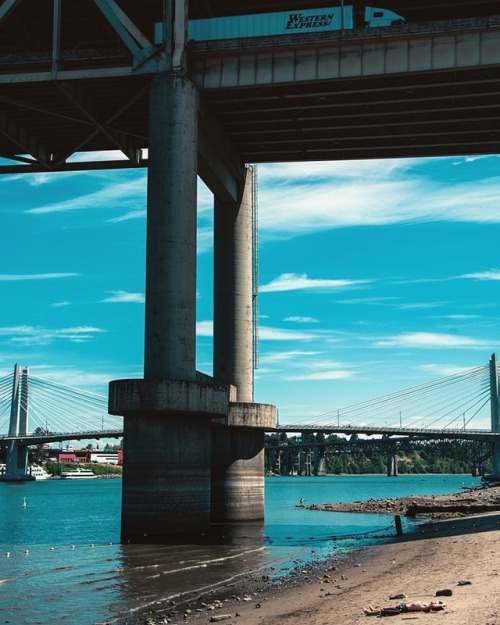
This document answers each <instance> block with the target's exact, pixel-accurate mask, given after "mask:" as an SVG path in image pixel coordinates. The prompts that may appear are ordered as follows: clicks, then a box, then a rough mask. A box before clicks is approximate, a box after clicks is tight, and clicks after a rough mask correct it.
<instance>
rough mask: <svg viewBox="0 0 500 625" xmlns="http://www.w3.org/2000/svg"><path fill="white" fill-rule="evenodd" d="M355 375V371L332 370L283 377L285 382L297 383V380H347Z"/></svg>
mask: <svg viewBox="0 0 500 625" xmlns="http://www.w3.org/2000/svg"><path fill="white" fill-rule="evenodd" d="M355 375H356V372H355V371H348V370H342V369H332V370H331V371H312V372H304V373H299V374H294V375H287V376H285V380H288V381H289V382H292V381H299V380H304V381H305V380H310V381H313V380H317V381H321V380H347V379H349V378H352V377H354V376H355Z"/></svg>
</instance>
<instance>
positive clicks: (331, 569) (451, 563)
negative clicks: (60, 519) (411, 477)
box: [129, 488, 500, 625]
mask: <svg viewBox="0 0 500 625" xmlns="http://www.w3.org/2000/svg"><path fill="white" fill-rule="evenodd" d="M492 494H494V498H496V497H500V488H496V489H487V492H485V493H484V495H483V494H480V495H479V496H480V497H484V498H485V499H488V500H490V503H491V505H492V506H494V505H495V502H494V501H492V499H491V495H492ZM467 495H468V494H467V493H463V494H462V493H461V494H459V498H460V497H462V498H467ZM475 497H476V494H475V493H474V498H475ZM413 499H414V498H413ZM434 499H438V501H436V502H435V503H436V505H442V504H443V502H444V501H445V500H446V499H448V500H450V501H451V500H454V499H455V496H453V497H451V498H450V497H449V498H446V497H438V498H434ZM472 503H473V502H472ZM476 503H477V502H476ZM316 513H317V514H328V512H324V511H318V512H314V511H311V514H316ZM439 516H441V518H439ZM443 516H444V517H445V518H443ZM450 517H452V518H450ZM499 576H500V512H498V511H490V512H486V513H480V514H468V513H467V512H463V511H460V512H457V513H456V515H454V514H453V513H452V512H450V511H448V512H446V513H444V514H441V515H434V518H431V517H430V516H426V517H422V523H421V525H419V527H418V530H417V531H415V533H412V534H407V535H403V536H399V537H396V536H395V538H394V539H392V540H390V541H389V543H388V544H383V545H378V546H373V547H369V548H366V549H362V550H360V551H359V552H358V553H357V554H355V555H354V556H353V557H352V558H351V559H350V560H348V561H337V562H330V563H317V565H316V566H314V565H311V567H309V568H308V570H301V571H298V572H297V573H296V574H295V575H292V576H290V577H288V578H287V579H284V580H280V581H279V582H270V581H268V580H266V579H265V578H264V579H263V578H254V579H253V580H247V584H246V586H245V587H244V588H232V589H226V594H224V592H223V591H219V592H218V593H216V594H214V595H213V596H211V597H208V598H205V599H204V601H201V600H200V601H199V602H193V603H191V604H189V605H185V604H184V605H182V606H181V605H179V606H170V607H167V606H157V608H158V609H157V610H155V611H154V612H150V613H149V614H147V615H142V616H141V617H140V618H136V619H135V620H134V621H129V623H145V624H148V625H159V624H164V623H175V624H177V623H179V624H180V623H200V624H201V625H205V624H208V623H213V622H221V623H226V624H227V625H230V624H233V625H278V624H279V625H283V624H287V625H330V624H331V625H337V624H339V625H358V624H361V623H363V624H366V623H370V622H372V621H373V620H375V619H377V618H379V617H376V616H365V615H364V613H363V610H362V608H363V607H364V606H368V605H369V604H371V605H374V606H387V605H391V604H394V603H399V602H400V601H405V600H406V601H425V602H428V601H431V600H436V599H441V600H443V601H444V602H445V603H446V608H445V610H444V611H442V612H436V613H421V612H418V613H403V614H398V615H396V616H391V617H388V618H390V619H391V622H393V623H395V624H396V623H399V622H401V621H408V620H415V621H420V622H425V623H436V622H441V623H443V624H446V625H465V624H467V625H500V601H499V599H500V577H499ZM464 582H466V583H464ZM442 590H446V591H447V594H448V596H438V597H436V593H437V592H438V591H442ZM403 595H404V597H405V598H404V599H403V598H399V599H394V600H391V599H390V597H393V596H403Z"/></svg>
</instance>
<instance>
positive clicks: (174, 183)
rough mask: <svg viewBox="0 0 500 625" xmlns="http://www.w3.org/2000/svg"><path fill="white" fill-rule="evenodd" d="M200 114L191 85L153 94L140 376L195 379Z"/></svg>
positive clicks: (164, 84) (161, 81) (170, 82)
mask: <svg viewBox="0 0 500 625" xmlns="http://www.w3.org/2000/svg"><path fill="white" fill-rule="evenodd" d="M197 108H198V99H197V92H196V88H195V86H194V84H193V83H192V82H191V81H189V80H188V79H186V78H184V77H182V76H178V75H169V74H160V75H158V76H157V77H156V78H155V81H154V83H153V86H152V89H151V93H150V109H149V116H150V126H149V168H148V216H147V219H148V223H147V251H146V327H145V353H144V376H145V377H146V378H163V377H167V378H170V379H176V380H194V379H195V375H196V365H195V357H196V188H197V159H198V152H197V128H198V124H197Z"/></svg>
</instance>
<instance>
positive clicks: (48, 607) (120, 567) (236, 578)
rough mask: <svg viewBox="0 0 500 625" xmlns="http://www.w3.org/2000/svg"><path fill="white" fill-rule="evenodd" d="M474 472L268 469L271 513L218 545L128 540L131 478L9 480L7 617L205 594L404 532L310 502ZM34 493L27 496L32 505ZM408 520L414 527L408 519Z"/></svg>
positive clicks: (108, 609) (409, 489)
mask: <svg viewBox="0 0 500 625" xmlns="http://www.w3.org/2000/svg"><path fill="white" fill-rule="evenodd" d="M478 483H479V480H478V479H477V478H472V477H470V476H468V475H453V476H452V475H445V476H443V475H439V476H438V475H429V476H406V475H400V476H398V477H397V478H388V477H385V476H381V475H376V476H374V475H370V476H367V475H363V476H359V475H358V476H331V477H271V478H266V520H265V523H264V524H247V525H244V526H240V527H238V528H221V539H220V541H218V542H219V544H216V545H208V546H207V545H204V546H202V545H182V546H171V545H165V546H163V545H121V544H119V535H120V529H119V522H120V499H121V481H120V480H117V479H109V480H107V479H103V480H81V481H67V480H48V481H40V482H26V483H21V484H11V483H5V482H0V515H1V516H0V550H1V551H0V615H1V619H0V622H2V623H7V622H9V623H15V624H16V625H24V624H26V625H28V624H29V625H34V624H40V625H47V624H48V623H65V624H68V625H94V624H95V623H102V622H104V621H110V622H112V621H114V620H118V621H120V620H122V621H123V619H125V618H126V615H127V614H130V613H131V612H134V611H136V610H138V609H142V608H144V607H146V606H148V605H152V604H154V602H155V601H157V600H159V599H162V600H165V599H174V600H175V601H176V602H177V603H179V602H182V600H183V599H193V598H194V597H196V596H199V595H203V594H204V593H206V592H207V591H209V590H211V589H216V588H217V587H218V586H220V585H227V584H231V583H238V582H242V581H244V579H245V577H248V575H250V574H253V575H255V574H258V575H261V574H269V573H270V574H271V575H273V576H281V575H285V574H286V573H288V572H290V571H291V570H293V569H294V568H296V567H303V566H307V563H308V562H309V561H311V560H317V559H318V558H323V557H330V556H333V557H341V556H342V555H345V554H347V553H348V552H349V551H351V550H353V549H356V548H358V547H360V546H363V545H367V544H373V543H374V542H377V541H380V540H384V538H387V536H391V535H394V533H395V530H394V519H393V518H392V517H390V516H385V515H365V514H349V513H335V512H321V511H310V510H307V509H304V508H299V507H297V504H298V503H299V500H300V498H301V497H303V498H304V499H305V500H306V501H305V503H306V505H310V504H312V503H317V504H319V503H332V502H341V501H353V500H365V499H369V498H370V497H373V498H375V499H379V498H384V497H399V496H404V495H418V494H426V495H433V494H435V495H437V494H446V493H452V492H457V491H459V490H460V488H461V486H474V485H477V484H478ZM24 502H25V503H26V506H25V507H24V505H23V504H24ZM405 531H411V526H410V524H409V523H408V524H407V526H406V527H405Z"/></svg>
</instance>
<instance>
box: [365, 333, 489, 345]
mask: <svg viewBox="0 0 500 625" xmlns="http://www.w3.org/2000/svg"><path fill="white" fill-rule="evenodd" d="M488 344H489V343H488V341H483V340H479V339H474V338H471V337H467V336H460V335H456V334H440V333H436V332H407V333H403V334H398V335H395V336H391V337H387V338H385V339H382V340H379V341H376V342H375V345H376V346H377V347H413V348H434V347H438V348H454V347H461V348H485V347H487V346H488Z"/></svg>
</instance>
